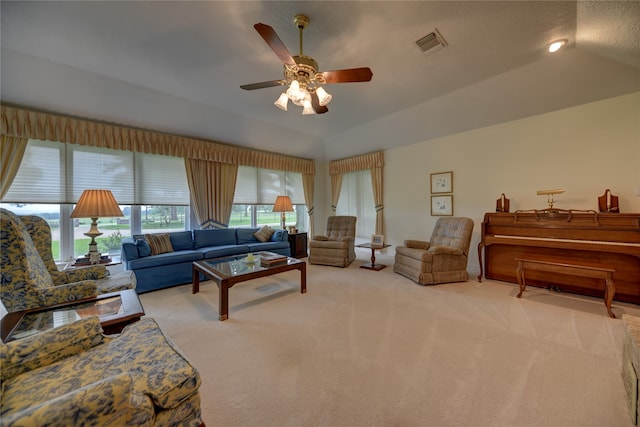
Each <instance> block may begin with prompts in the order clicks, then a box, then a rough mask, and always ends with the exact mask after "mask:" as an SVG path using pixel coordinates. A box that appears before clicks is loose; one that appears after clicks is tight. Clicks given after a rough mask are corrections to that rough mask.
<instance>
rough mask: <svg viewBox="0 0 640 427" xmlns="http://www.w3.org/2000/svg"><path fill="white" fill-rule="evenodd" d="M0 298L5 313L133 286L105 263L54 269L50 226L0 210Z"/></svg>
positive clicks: (129, 276)
mask: <svg viewBox="0 0 640 427" xmlns="http://www.w3.org/2000/svg"><path fill="white" fill-rule="evenodd" d="M0 225H1V227H0V300H1V301H2V303H3V305H4V306H5V308H6V310H7V311H8V312H14V311H19V310H25V309H28V308H35V307H41V306H47V305H53V304H60V303H63V302H67V301H75V300H78V299H83V298H90V297H94V296H96V295H98V294H99V293H108V292H114V291H118V290H122V289H129V288H135V285H136V281H135V275H134V274H133V273H132V272H130V271H125V272H122V273H118V274H116V275H113V276H110V275H109V271H108V270H107V269H106V267H105V266H100V265H97V266H89V267H86V268H78V269H71V270H67V271H58V268H57V267H56V265H55V262H54V261H53V256H52V254H51V229H50V228H49V224H47V222H46V221H45V220H44V219H42V218H40V217H36V216H24V217H19V216H17V215H16V214H14V213H13V212H11V211H8V210H6V209H0Z"/></svg>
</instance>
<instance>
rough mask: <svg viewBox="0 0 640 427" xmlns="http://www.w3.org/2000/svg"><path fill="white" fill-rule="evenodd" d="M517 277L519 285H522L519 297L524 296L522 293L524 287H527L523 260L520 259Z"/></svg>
mask: <svg viewBox="0 0 640 427" xmlns="http://www.w3.org/2000/svg"><path fill="white" fill-rule="evenodd" d="M516 277H517V278H518V285H519V286H520V293H519V294H518V295H517V296H518V298H521V297H522V293H523V292H524V289H525V288H526V287H527V285H526V283H525V281H524V267H523V266H522V261H521V260H518V267H517V268H516Z"/></svg>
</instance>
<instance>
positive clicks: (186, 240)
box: [169, 231, 193, 251]
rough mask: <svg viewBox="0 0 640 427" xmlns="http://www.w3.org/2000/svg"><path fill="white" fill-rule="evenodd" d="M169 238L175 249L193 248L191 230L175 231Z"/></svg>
mask: <svg viewBox="0 0 640 427" xmlns="http://www.w3.org/2000/svg"><path fill="white" fill-rule="evenodd" d="M169 238H170V239H171V246H172V247H173V250H174V251H186V250H188V249H193V235H192V234H191V232H190V231H175V232H173V233H169Z"/></svg>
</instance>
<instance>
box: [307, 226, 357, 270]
mask: <svg viewBox="0 0 640 427" xmlns="http://www.w3.org/2000/svg"><path fill="white" fill-rule="evenodd" d="M356 220H357V218H356V217H355V216H330V217H329V218H327V230H326V235H322V236H320V235H318V236H313V237H312V238H311V240H310V241H309V263H310V264H322V265H332V266H335V267H346V266H348V265H349V264H351V263H352V262H353V260H355V259H356V251H355V248H354V245H355V238H356Z"/></svg>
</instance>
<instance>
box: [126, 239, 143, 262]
mask: <svg viewBox="0 0 640 427" xmlns="http://www.w3.org/2000/svg"><path fill="white" fill-rule="evenodd" d="M136 242H137V241H136V240H135V239H133V238H131V237H125V238H124V239H122V258H123V260H127V261H129V260H131V259H136V258H138V257H139V256H140V255H139V252H140V250H139V249H138V247H137V245H136Z"/></svg>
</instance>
